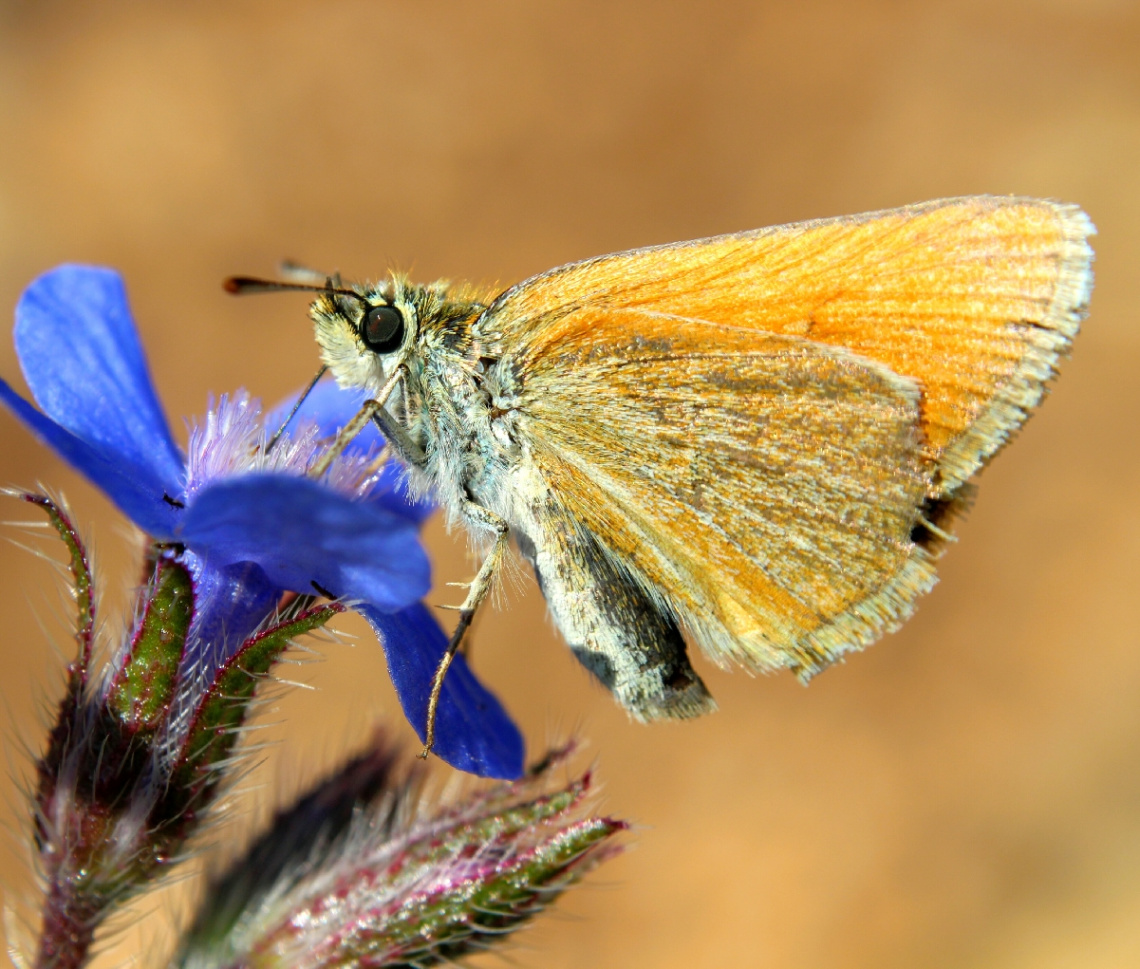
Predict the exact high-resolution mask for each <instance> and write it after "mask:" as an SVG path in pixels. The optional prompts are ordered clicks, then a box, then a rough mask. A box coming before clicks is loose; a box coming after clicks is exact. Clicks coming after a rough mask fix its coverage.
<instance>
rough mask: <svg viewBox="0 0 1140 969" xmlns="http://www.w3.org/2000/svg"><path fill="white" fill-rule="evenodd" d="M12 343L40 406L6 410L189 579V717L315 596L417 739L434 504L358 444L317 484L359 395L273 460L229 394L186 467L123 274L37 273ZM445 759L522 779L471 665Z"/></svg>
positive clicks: (494, 704) (445, 731)
mask: <svg viewBox="0 0 1140 969" xmlns="http://www.w3.org/2000/svg"><path fill="white" fill-rule="evenodd" d="M14 336H15V343H16V352H17V355H18V357H19V360H20V366H21V368H22V370H23V373H24V377H25V379H26V381H27V383H28V387H29V388H30V389H31V392H32V396H33V397H34V398H35V401H36V403H37V404H39V407H40V408H41V409H39V410H37V409H36V408H35V407H33V406H32V405H31V404H29V403H28V402H27V401H25V400H24V399H23V398H22V397H20V396H19V395H18V394H16V393H15V392H14V391H13V390H12V388H11V387H9V386H8V384H7V383H5V382H4V381H3V380H0V400H2V401H3V403H5V404H6V405H7V406H8V408H9V409H10V410H11V411H12V413H13V414H15V416H16V417H18V418H19V419H20V420H21V421H23V423H24V424H25V425H26V426H27V427H28V428H29V429H30V430H31V431H32V433H33V434H35V435H36V437H38V438H39V439H40V440H41V441H42V442H44V443H45V444H47V445H49V446H50V447H51V448H53V449H54V450H55V451H56V452H57V453H58V454H60V455H61V456H62V457H63V458H64V459H66V460H67V461H68V462H69V463H70V464H71V465H72V466H73V467H75V468H76V469H77V470H79V471H80V472H81V473H83V474H84V475H86V477H87V478H88V479H90V480H91V481H92V482H93V483H94V484H95V485H96V486H98V487H99V488H101V489H102V490H103V491H104V492H105V493H106V494H107V496H108V497H109V498H110V499H111V500H112V501H113V502H114V503H115V504H116V505H118V507H119V508H120V509H121V510H122V511H123V512H124V513H125V514H126V515H127V516H128V517H129V518H131V519H132V520H133V521H134V522H135V523H136V524H137V525H139V527H141V528H142V529H143V530H144V531H145V532H147V533H148V534H149V535H150V536H151V537H152V538H153V539H154V540H155V541H156V542H159V543H169V544H170V545H171V546H173V547H174V548H175V549H176V550H177V551H176V553H175V554H178V555H179V556H180V557H181V558H182V560H183V561H184V562H185V564H187V565H188V566H189V568H190V569H191V572H192V574H193V575H194V586H195V590H194V591H195V615H194V621H193V629H192V636H191V639H192V640H193V642H194V643H196V644H197V645H196V648H195V650H194V651H188V654H189V655H188V659H187V663H186V664H185V665H184V668H183V669H182V670H181V671H180V682H182V683H184V684H185V688H184V689H183V691H182V692H183V693H186V694H188V697H189V699H188V703H189V704H190V706H192V700H193V695H194V691H195V686H194V684H196V683H198V682H202V681H204V680H208V679H209V678H210V676H212V673H213V671H214V670H216V669H217V667H218V665H219V664H220V663H222V662H224V661H225V659H226V658H227V657H228V656H229V655H231V654H232V652H233V650H234V649H236V648H237V647H238V646H240V644H241V643H242V642H243V641H244V640H245V638H246V637H247V636H248V635H250V634H251V633H252V632H253V631H254V630H255V629H256V628H257V627H258V626H259V625H261V624H263V623H265V622H266V621H267V620H268V619H270V618H271V617H272V616H273V614H274V610H275V608H276V605H277V603H278V602H279V600H280V597H281V595H282V593H283V592H285V591H287V590H292V591H294V592H299V593H303V594H311V593H312V592H313V591H314V589H316V590H318V591H321V592H328V593H330V594H332V595H333V596H336V597H339V598H343V599H345V600H346V601H347V602H349V603H350V604H351V605H352V606H353V608H355V609H357V610H358V611H359V612H361V614H363V615H364V616H365V618H366V619H367V620H368V621H369V623H370V624H371V625H372V627H373V628H374V629H375V630H376V632H377V634H378V635H379V637H380V639H381V642H382V643H383V645H384V649H385V654H386V656H387V660H388V666H389V670H390V671H391V675H392V680H393V682H394V683H395V686H396V689H397V691H398V693H399V696H400V702H401V704H402V705H403V708H404V712H405V715H406V716H407V717H408V719H409V721H410V722H411V723H412V725H413V726H414V727H415V729H416V732H417V733H418V734H419V736H420V739H421V740H422V739H423V737H424V734H425V726H426V713H427V696H428V692H429V689H430V681H431V677H432V674H433V673H434V671H435V668H436V664H437V662H438V660H439V658H440V657H441V656H442V654H443V651H444V649H445V647H446V637H445V635H444V633H443V631H442V629H441V628H440V627H439V624H438V623H437V622H436V621H435V619H434V618H433V617H432V616H431V614H430V613H429V612H428V611H427V610H426V609H425V608H424V606H423V605H421V604H420V603H419V600H420V598H421V597H422V596H423V595H424V594H425V593H426V592H427V590H428V588H429V584H430V568H429V564H428V561H427V557H426V555H425V553H424V551H423V549H422V547H421V546H420V544H419V539H418V526H419V524H420V523H421V522H422V520H423V518H424V516H425V515H426V513H427V512H428V511H429V510H430V507H429V506H425V505H424V504H423V503H418V504H417V503H412V502H409V501H408V500H407V497H406V495H405V494H404V491H403V488H402V484H401V476H400V475H399V473H398V471H397V469H395V468H391V467H387V466H385V467H384V468H383V469H382V470H379V471H377V470H376V469H375V467H374V463H375V462H374V458H375V451H376V445H377V443H378V442H377V441H376V440H375V438H373V439H372V440H369V439H366V438H365V439H362V440H360V441H358V442H356V445H355V446H354V447H352V448H350V449H349V450H348V451H347V452H346V453H345V454H344V455H343V456H342V457H341V458H339V459H338V460H337V461H336V462H334V464H333V466H332V467H331V468H330V469H329V471H328V473H327V475H326V477H325V479H324V480H322V481H320V482H318V481H315V480H313V479H312V478H310V477H307V476H306V472H307V470H308V468H309V467H310V466H311V465H312V463H313V461H315V459H316V457H317V456H318V455H319V453H320V451H321V450H322V447H323V444H322V434H324V433H325V432H327V431H329V430H331V429H334V428H335V427H337V426H339V425H343V424H344V423H345V422H346V421H347V419H348V417H349V416H350V415H351V414H352V413H353V412H354V411H355V408H356V405H357V404H358V402H359V399H358V398H354V396H353V395H352V394H349V393H344V392H340V391H338V390H336V389H335V388H334V387H332V386H331V385H329V386H327V387H325V386H322V387H321V388H319V390H318V392H317V393H315V394H314V395H313V398H312V399H311V400H310V401H307V402H306V406H305V407H304V408H303V409H302V413H301V415H299V417H300V418H302V419H304V418H306V417H308V418H310V420H309V423H308V424H302V425H301V427H302V431H301V432H300V433H299V434H295V435H293V436H291V437H287V438H282V440H281V441H280V442H279V443H278V445H277V447H275V448H274V450H273V451H272V452H270V453H269V454H265V449H264V447H263V446H262V445H263V442H264V439H265V433H264V423H263V422H262V421H261V420H260V411H259V408H258V406H257V404H256V402H254V401H252V400H251V399H250V398H249V397H248V396H246V395H244V394H238V395H236V396H235V397H234V398H232V399H231V398H227V397H223V398H222V399H221V400H220V401H219V402H218V404H217V405H216V406H215V407H214V408H212V409H211V411H210V413H209V414H208V415H207V418H206V421H205V424H204V425H201V426H198V427H195V428H194V429H193V431H192V434H191V442H190V449H189V457H188V458H186V457H184V456H183V454H182V452H181V451H180V449H179V448H178V446H177V445H176V444H175V442H174V438H173V436H172V435H171V432H170V428H169V425H168V424H167V421H166V418H165V415H164V414H163V411H162V408H161V406H160V404H159V402H158V396H157V394H156V393H155V390H154V386H153V384H152V383H151V380H150V375H149V372H148V370H147V365H146V360H145V357H144V355H143V351H142V347H141V345H140V343H139V339H138V334H137V332H136V330H135V326H134V322H133V320H132V318H131V314H130V310H129V308H128V305H127V299H126V292H125V289H124V287H123V283H122V280H121V278H120V277H119V275H118V274H117V273H115V272H113V271H111V270H108V269H99V268H94V267H87V266H60V267H58V268H57V269H54V270H52V271H50V272H48V273H46V274H45V275H43V276H41V277H40V278H39V279H37V280H35V281H34V282H33V283H32V284H31V285H30V286H29V287H28V289H27V290H26V291H25V292H24V294H23V296H22V297H21V298H20V302H19V304H18V305H17V307H16V326H15V332H14ZM314 417H315V418H317V420H316V422H313V420H312V418H314ZM190 706H186V707H185V708H187V709H189V708H190ZM434 750H435V752H436V753H437V754H438V755H439V756H440V757H441V758H442V759H444V760H445V761H447V762H448V763H450V764H452V765H453V766H455V767H458V768H460V769H462V770H467V771H471V772H473V773H478V774H484V775H487V776H492V777H517V776H518V775H519V774H520V773H521V771H522V762H523V744H522V739H521V737H520V735H519V733H518V730H517V728H516V727H515V725H514V724H513V723H512V722H511V720H510V718H509V717H508V716H507V714H506V713H505V712H504V711H503V709H502V707H501V706H500V705H499V702H498V701H497V700H496V698H495V697H494V696H493V695H492V694H491V693H490V692H488V691H487V690H486V689H485V688H484V687H483V686H482V685H481V684H480V683H479V682H478V680H476V679H475V677H474V675H473V674H472V673H471V670H470V668H469V667H468V666H467V665H466V663H465V662H464V660H463V658H462V657H457V658H456V661H455V663H454V664H453V665H452V667H451V670H450V671H449V672H448V676H447V679H446V682H445V685H444V690H443V695H442V698H441V702H440V707H439V713H438V718H437V723H436V743H435V747H434Z"/></svg>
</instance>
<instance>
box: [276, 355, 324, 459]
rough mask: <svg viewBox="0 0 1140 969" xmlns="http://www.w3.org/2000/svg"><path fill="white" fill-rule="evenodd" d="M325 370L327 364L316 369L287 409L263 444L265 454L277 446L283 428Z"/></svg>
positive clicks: (294, 414) (283, 431)
mask: <svg viewBox="0 0 1140 969" xmlns="http://www.w3.org/2000/svg"><path fill="white" fill-rule="evenodd" d="M326 370H328V365H327V364H326V365H325V366H323V367H321V369H320V370H318V371H317V374H316V376H315V377H313V379H312V380H310V381H309V386H308V387H306V388H305V390H304V393H302V394H301V396H300V397H298V398H297V402H296V403H295V404H294V405H293V408H292V410H290V411H289V414H288V415H287V416H286V418H285V420H284V421H282V422H281V426H280V427H279V428H277V430H276V431H274V433H273V437H271V438H270V439H269V443H268V444H266V445H265V453H266V454H268V453H269V452H270V451H272V450H273V449H274V448H275V447H276V446H277V442H278V441H280V440H281V435H282V434H284V433H285V428H287V427H288V426H289V423H290V422H291V421H292V420H293V418H294V417H296V416H297V411H299V410H300V409H301V405H302V404H303V403H304V402H305V398H306V397H308V396H309V394H311V393H312V392H313V388H314V387H315V386H317V381H318V380H320V379H321V377H323V376H324V375H325V371H326Z"/></svg>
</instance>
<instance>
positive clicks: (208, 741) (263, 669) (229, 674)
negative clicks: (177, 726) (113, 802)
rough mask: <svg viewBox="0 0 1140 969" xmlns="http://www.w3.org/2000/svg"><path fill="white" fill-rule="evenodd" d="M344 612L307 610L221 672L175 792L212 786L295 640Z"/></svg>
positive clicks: (254, 639) (193, 731) (182, 761)
mask: <svg viewBox="0 0 1140 969" xmlns="http://www.w3.org/2000/svg"><path fill="white" fill-rule="evenodd" d="M343 611H344V607H343V606H341V605H340V604H339V603H335V602H333V603H327V604H325V605H321V606H317V607H314V608H312V609H306V610H305V611H304V612H301V613H299V614H297V615H295V616H293V617H292V618H290V619H287V620H285V621H284V622H280V623H278V624H277V625H275V626H271V627H269V628H268V629H266V630H264V631H263V632H261V633H258V634H257V635H255V636H251V637H250V638H249V639H247V640H246V641H245V642H244V643H243V644H242V646H241V649H239V650H238V651H237V652H236V653H234V655H233V656H231V657H230V658H229V660H228V661H227V662H226V663H225V664H224V665H223V666H222V667H221V668H219V670H218V672H217V675H216V676H215V678H214V682H213V683H212V684H211V685H210V686H209V687H208V688H207V689H206V690H205V691H204V692H203V695H202V699H201V701H200V702H199V704H198V709H197V710H195V712H194V716H193V718H192V719H191V722H190V729H189V731H188V733H187V735H186V740H185V742H184V743H183V745H182V751H181V754H180V756H179V758H178V760H177V762H176V764H175V767H174V770H173V772H172V778H171V786H172V788H173V789H175V790H186V789H191V788H196V787H197V786H198V785H200V784H202V783H204V782H205V781H206V780H207V778H208V776H209V768H211V767H212V766H214V765H216V764H218V763H220V762H222V761H224V760H225V759H226V758H227V757H229V755H230V753H231V751H232V750H233V747H234V744H235V743H236V742H237V734H238V728H239V727H240V726H241V725H242V723H243V722H244V720H245V717H246V713H247V711H248V708H249V704H250V701H251V700H252V699H253V694H254V692H255V691H256V689H257V685H258V683H260V682H261V681H262V680H263V679H264V678H265V675H266V673H268V672H269V669H270V667H271V666H272V665H273V664H274V663H275V662H277V660H278V659H279V658H280V656H281V654H282V653H283V652H284V651H285V650H286V649H287V648H288V647H289V644H290V643H291V642H292V641H293V640H294V639H296V638H297V637H298V636H303V635H304V634H305V633H309V632H312V631H313V630H315V629H319V628H320V627H321V626H323V625H324V624H325V623H327V622H328V621H329V620H330V619H332V617H333V616H335V615H337V613H340V612H343Z"/></svg>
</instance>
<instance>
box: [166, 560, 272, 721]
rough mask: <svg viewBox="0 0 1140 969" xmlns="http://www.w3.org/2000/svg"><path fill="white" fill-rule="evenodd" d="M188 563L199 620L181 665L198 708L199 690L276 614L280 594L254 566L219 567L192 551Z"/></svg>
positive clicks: (189, 700)
mask: <svg viewBox="0 0 1140 969" xmlns="http://www.w3.org/2000/svg"><path fill="white" fill-rule="evenodd" d="M183 561H184V562H185V563H186V565H187V566H188V567H189V568H190V569H191V571H192V572H193V576H194V621H193V623H192V624H191V626H190V635H189V637H188V638H187V644H186V652H185V654H184V656H183V658H182V664H181V672H180V678H181V684H180V685H181V687H182V690H183V691H185V690H187V689H189V690H190V691H191V692H190V695H189V696H187V697H186V698H185V699H186V702H187V703H188V704H189V708H190V709H194V708H196V707H197V705H198V701H199V700H200V699H201V695H200V693H196V692H194V690H195V687H197V690H198V691H200V690H202V689H204V688H205V687H206V685H208V684H209V683H212V682H213V679H214V676H215V674H216V673H217V670H218V668H219V667H220V666H221V665H222V664H223V663H225V662H226V661H227V660H228V659H229V658H230V657H231V656H233V654H234V653H235V652H236V651H237V650H238V648H239V647H240V646H241V645H242V643H244V642H245V640H246V638H247V637H248V636H251V635H252V634H253V633H254V632H255V631H256V630H257V628H258V626H260V625H261V624H262V623H263V622H264V621H265V618H266V616H271V615H273V608H274V606H275V604H276V603H277V600H278V599H279V598H280V597H281V589H280V587H279V586H277V585H275V584H274V583H273V582H271V581H270V580H269V577H268V576H267V575H266V574H265V572H264V571H263V570H262V569H261V568H260V566H258V565H256V564H254V563H253V562H236V563H233V564H229V565H225V566H223V567H222V568H214V567H213V566H212V564H210V563H208V562H204V561H203V560H202V558H201V557H200V556H198V555H195V554H194V553H193V552H192V551H187V552H185V553H184V554H183Z"/></svg>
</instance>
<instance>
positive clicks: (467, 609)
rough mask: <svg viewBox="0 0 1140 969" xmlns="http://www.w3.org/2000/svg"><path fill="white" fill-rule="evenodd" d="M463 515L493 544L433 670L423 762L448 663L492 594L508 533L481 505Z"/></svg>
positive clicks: (468, 505) (503, 523) (470, 504)
mask: <svg viewBox="0 0 1140 969" xmlns="http://www.w3.org/2000/svg"><path fill="white" fill-rule="evenodd" d="M463 513H464V515H465V517H466V518H467V520H468V522H470V523H471V524H472V525H475V526H476V527H479V528H483V529H485V530H487V531H491V532H494V533H495V544H494V545H492V546H491V551H490V552H488V553H487V556H486V557H485V558H484V559H483V564H482V565H481V566H480V567H479V572H478V573H477V574H476V576H475V579H474V580H473V581H472V583H471V587H470V588H469V589H468V590H467V598H466V599H464V600H463V605H461V606H460V607H459V622H458V623H456V625H455V631H454V632H453V633H452V634H451V641H450V642H449V643H448V644H447V651H446V652H445V653H444V654H443V657H442V658H441V659H440V661H439V666H438V667H436V671H435V676H433V677H432V681H431V693H430V694H429V695H428V709H427V728H426V730H425V732H424V749H423V751H422V752H421V753H420V757H423V758H425V759H426V758H427V755H428V754H429V753H431V748H432V746H433V745H434V744H435V715H436V711H437V710H438V709H439V697H440V693H442V692H443V680H444V677H445V676H447V670H448V668H449V667H450V666H451V661H452V660H453V659H455V654H456V652H457V651H458V650H459V647H460V646H461V645H462V644H463V637H464V635H465V634H466V632H467V630H468V628H469V627H470V626H471V620H472V619H474V618H475V612H476V610H477V609H478V608H479V604H480V603H481V602H482V601H483V600H484V599H485V598H486V597H487V593H488V592H489V591H490V590H491V581H492V580H493V579H494V577H495V572H496V571H497V570H498V568H499V565H500V564H501V562H502V561H503V554H504V553H505V552H506V550H507V533H508V531H509V528H508V525H507V523H506V521H505V520H504V519H502V518H500V517H499V516H498V515H496V514H495V513H494V512H493V511H490V510H489V509H487V508H484V507H483V506H482V505H477V504H475V502H473V501H464V502H463Z"/></svg>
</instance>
